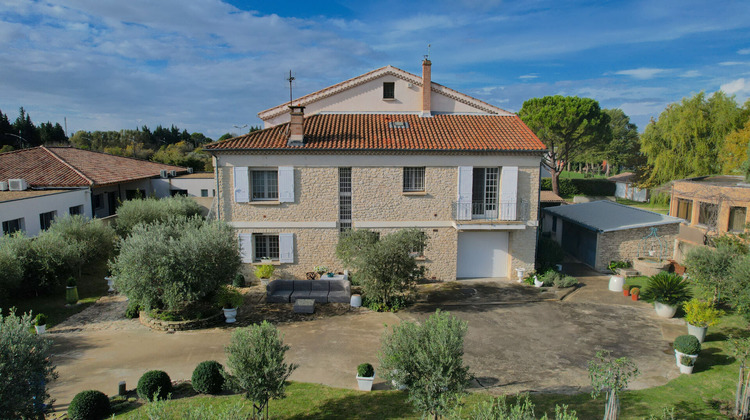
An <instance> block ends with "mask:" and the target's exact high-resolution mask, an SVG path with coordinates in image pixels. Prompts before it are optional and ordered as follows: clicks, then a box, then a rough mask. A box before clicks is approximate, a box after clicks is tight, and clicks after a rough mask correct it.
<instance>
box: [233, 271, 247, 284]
mask: <svg viewBox="0 0 750 420" xmlns="http://www.w3.org/2000/svg"><path fill="white" fill-rule="evenodd" d="M232 286H234V287H245V276H243V275H242V274H240V273H237V275H236V276H234V279H233V280H232Z"/></svg>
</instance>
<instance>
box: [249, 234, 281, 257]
mask: <svg viewBox="0 0 750 420" xmlns="http://www.w3.org/2000/svg"><path fill="white" fill-rule="evenodd" d="M253 240H254V241H255V256H254V257H255V258H254V259H255V261H261V260H262V259H269V260H271V261H278V260H279V235H261V234H255V235H253Z"/></svg>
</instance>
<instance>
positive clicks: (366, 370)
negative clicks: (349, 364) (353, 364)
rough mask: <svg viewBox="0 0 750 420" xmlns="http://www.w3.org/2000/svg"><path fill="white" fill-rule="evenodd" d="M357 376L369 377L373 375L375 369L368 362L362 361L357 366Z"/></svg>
mask: <svg viewBox="0 0 750 420" xmlns="http://www.w3.org/2000/svg"><path fill="white" fill-rule="evenodd" d="M357 376H359V377H360V378H370V377H372V376H375V369H374V368H373V367H372V365H371V364H369V363H362V364H361V365H359V366H357Z"/></svg>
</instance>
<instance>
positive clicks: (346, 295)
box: [328, 280, 352, 303]
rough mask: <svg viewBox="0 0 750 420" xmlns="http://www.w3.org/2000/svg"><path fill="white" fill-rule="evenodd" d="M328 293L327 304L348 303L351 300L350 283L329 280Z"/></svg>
mask: <svg viewBox="0 0 750 420" xmlns="http://www.w3.org/2000/svg"><path fill="white" fill-rule="evenodd" d="M330 283H331V284H330V292H328V302H329V303H349V299H351V296H352V291H351V283H350V282H349V281H347V280H331V281H330Z"/></svg>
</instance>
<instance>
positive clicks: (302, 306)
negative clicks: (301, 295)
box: [294, 299, 315, 314]
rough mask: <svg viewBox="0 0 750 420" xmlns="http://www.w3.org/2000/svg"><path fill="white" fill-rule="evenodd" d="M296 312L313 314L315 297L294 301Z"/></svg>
mask: <svg viewBox="0 0 750 420" xmlns="http://www.w3.org/2000/svg"><path fill="white" fill-rule="evenodd" d="M294 312H295V313H298V314H311V313H313V312H315V299H297V300H295V301H294Z"/></svg>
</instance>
